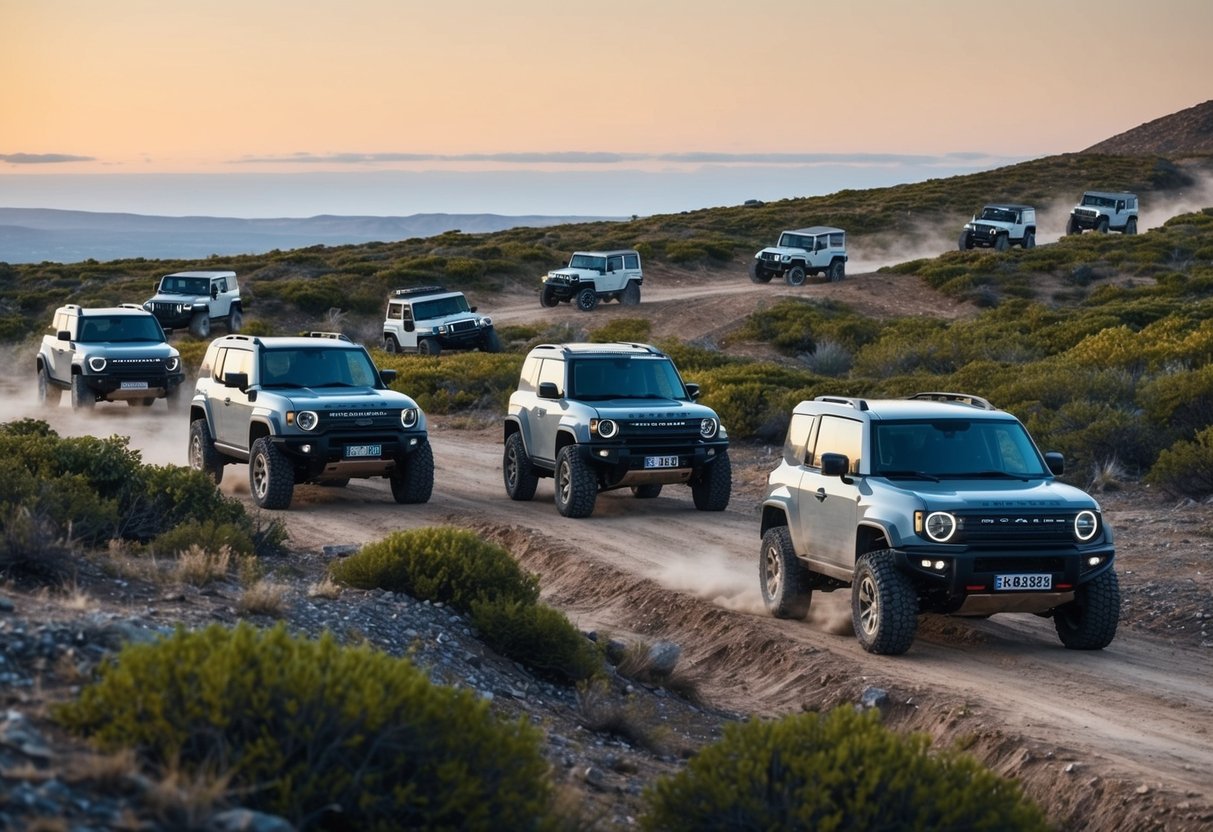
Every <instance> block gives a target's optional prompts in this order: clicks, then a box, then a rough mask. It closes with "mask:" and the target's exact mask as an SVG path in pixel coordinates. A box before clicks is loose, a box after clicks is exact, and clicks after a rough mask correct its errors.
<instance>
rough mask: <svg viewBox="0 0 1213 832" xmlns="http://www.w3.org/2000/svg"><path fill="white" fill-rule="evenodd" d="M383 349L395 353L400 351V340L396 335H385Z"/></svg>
mask: <svg viewBox="0 0 1213 832" xmlns="http://www.w3.org/2000/svg"><path fill="white" fill-rule="evenodd" d="M383 349H384V350H385V351H386V352H390V353H392V354H393V355H395V354H396V353H398V352H400V342H399V341H397V340H396V336H395V335H384V336H383Z"/></svg>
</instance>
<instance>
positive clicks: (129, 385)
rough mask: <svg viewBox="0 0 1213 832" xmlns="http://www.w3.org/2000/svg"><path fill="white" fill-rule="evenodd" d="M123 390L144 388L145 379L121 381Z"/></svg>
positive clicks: (145, 386) (145, 385)
mask: <svg viewBox="0 0 1213 832" xmlns="http://www.w3.org/2000/svg"><path fill="white" fill-rule="evenodd" d="M122 389H123V390H146V389H147V382H146V381H124V382H122Z"/></svg>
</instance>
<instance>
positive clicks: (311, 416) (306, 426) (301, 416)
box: [295, 410, 320, 430]
mask: <svg viewBox="0 0 1213 832" xmlns="http://www.w3.org/2000/svg"><path fill="white" fill-rule="evenodd" d="M295 424H296V425H298V426H299V427H300V428H301V429H302V430H315V429H316V425H318V424H320V417H318V416H317V415H316V412H315V411H314V410H300V411H299V412H298V413H296V414H295Z"/></svg>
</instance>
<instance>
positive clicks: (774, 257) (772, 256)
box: [761, 251, 779, 263]
mask: <svg viewBox="0 0 1213 832" xmlns="http://www.w3.org/2000/svg"><path fill="white" fill-rule="evenodd" d="M761 259H763V260H766V261H767V262H768V263H778V262H779V255H778V254H776V253H775V252H773V251H764V252H762V258H761Z"/></svg>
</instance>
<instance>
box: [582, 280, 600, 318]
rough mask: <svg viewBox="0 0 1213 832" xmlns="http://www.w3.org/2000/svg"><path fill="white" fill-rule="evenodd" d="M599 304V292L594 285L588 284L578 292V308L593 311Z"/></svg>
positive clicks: (583, 310)
mask: <svg viewBox="0 0 1213 832" xmlns="http://www.w3.org/2000/svg"><path fill="white" fill-rule="evenodd" d="M596 306H598V292H597V291H596V290H595V289H594V287H593V286H586V287H585V288H584V289H582V290H581V291H579V292H578V293H577V308H578V309H580V310H581V311H582V312H593V311H594V308H595V307H596Z"/></svg>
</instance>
